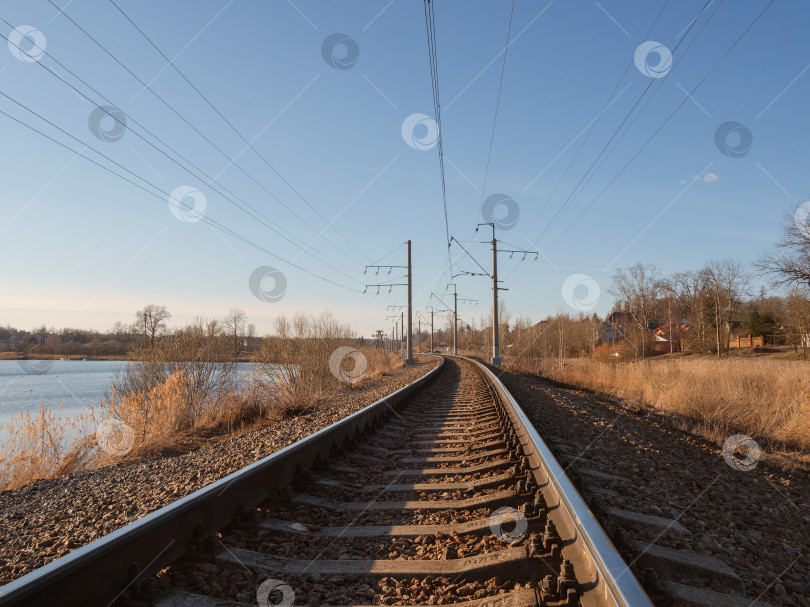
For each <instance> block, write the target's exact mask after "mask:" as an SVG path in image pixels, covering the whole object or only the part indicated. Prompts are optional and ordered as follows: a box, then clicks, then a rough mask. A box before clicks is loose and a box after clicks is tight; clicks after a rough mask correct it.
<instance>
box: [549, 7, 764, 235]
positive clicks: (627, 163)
mask: <svg viewBox="0 0 810 607" xmlns="http://www.w3.org/2000/svg"><path fill="white" fill-rule="evenodd" d="M774 2H775V0H771V1H770V2H769V3H768V4H767V5H766V6H765V8H763V9H762V11H761V12H760V13H759V14H758V15H757V16H756V17H755V18H754V20H753V21H752V22H751V23H750V24H749V25H748V27H746V28H745V31H743V33H742V34H740V35H739V37H738V38H737V39H736V40H735V41H734V42H733V43H732V45H731V46H730V47H729V48H728V49H727V50H726V52H725V53H723V55H722V56H721V57H720V58H719V59H718V60H717V62H716V63H715V64H714V65H713V66H712V67H711V69H710V70H709V71H708V72H707V73H706V74H705V75H704V76H703V78H701V80H700V82H698V83H697V84H696V85H695V87H694V88H693V89H692V90H691V91H689V93H688V94H687V95H686V97H684V99H683V101H681V102H680V103H679V104H678V105H677V107H676V108H675V109H674V110H672V113H670V114H669V116H667V118H666V119H665V120H664V122H662V123H661V125H660V126H659V127H658V128H657V129H656V130H655V131H654V132H653V134H652V135H650V137H649V138H648V139H647V140H646V141H645V142H644V144H643V145H642V146H641V147H640V148H639V150H638V151H637V152H636V153H635V154H633V156H632V157H631V158H630V160H628V161H627V162H626V163H625V164H624V166H623V167H622V168H621V169H619V172H618V173H617V174H616V175H615V176H614V177H613V179H611V180H610V181H609V182H608V183H607V185H605V187H604V188H602V190H601V191H600V192H599V193H598V194H597V195H596V197H595V198H594V199H593V200H591V202H590V203H588V205H587V206H586V207H585V208H584V209H582V211H581V212H580V214H579V215H577V216H576V217H575V218H574V220H573V221H572V222H571V223H570V224H568V226H567V227H566V228H565V230H563V231H562V232H561V233H560V234H559V236H557V238H555V239H554V241H552V243H551V244H550V245H549V247H551V246H553V245H554V244H555V243H557V242H558V241H559V240H560V238H562V237H563V236H564V235H565V234H566V233H567V232H568V231H569V230H570V229H571V228H572V227H573V226H574V224H575V223H576V222H577V221H579V219H580V218H581V217H582V216H583V215H584V214H585V213H586V212H588V210H589V209H590V208H591V207H592V206H593V205H594V204H595V203H596V201H597V200H599V198H600V197H601V196H602V194H604V193H605V191H607V189H608V188H609V187H610V186H611V185H613V183H614V182H615V181H616V180H617V179H618V178H619V177H620V176H621V175H622V173H624V171H625V170H626V169H627V167H628V166H630V164H631V163H632V162H633V161H634V160H635V159H636V158H638V156H639V154H641V152H642V151H644V149H645V148H646V147H647V145H648V144H649V143H650V142H651V141H652V140H653V139H654V138H655V136H656V135H658V133H660V132H661V130H663V128H664V127H665V126H666V125H667V124H668V123H669V121H670V120H671V119H672V117H673V116H675V114H676V113H677V112H678V110H680V109H681V108H682V107H683V105H684V104H685V103H686V101H687V100H688V99H690V98H691V97H692V95H693V94H694V93H695V91H696V90H697V89H698V88H700V86H701V85H702V84H703V83H704V82H705V81H706V79H707V78H708V77H709V76H710V75H711V74H712V73H713V72H714V70H715V69H717V67H718V66H719V65H720V64H721V63H722V62H723V60H724V59H725V58H726V57H727V56H728V55H729V53H731V51H732V50H734V47H736V46H737V44H738V43H739V42H740V40H742V39H743V37H745V35H746V34H747V33H748V32H749V31H750V30H751V28H752V27H754V25H756V23H757V21H759V19H760V18H761V17H762V15H764V14H765V11H767V10H768V9H769V8H770V7H771V5H772V4H773V3H774Z"/></svg>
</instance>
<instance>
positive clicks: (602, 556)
mask: <svg viewBox="0 0 810 607" xmlns="http://www.w3.org/2000/svg"><path fill="white" fill-rule="evenodd" d="M465 360H468V361H470V362H473V363H475V365H476V366H477V367H478V369H479V370H480V371H481V372H482V374H483V375H484V377H485V378H486V380H487V381H488V382H489V383H490V384H491V385H492V387H493V388H494V389H495V391H496V392H497V394H498V395H499V397H500V399H501V402H502V404H503V405H504V406H506V408H507V411H508V414H509V416H510V418H511V420H512V423H513V424H514V425H515V429H516V430H518V431H519V438H520V439H521V441H520V442H521V445H522V448H523V451H524V453H525V454H526V456H527V457H528V458H529V461H530V462H531V463H532V468H533V470H534V471H535V473H536V476H537V473H540V474H542V475H543V477H544V478H538V483H539V484H540V486H541V488H542V491H543V496H544V497H545V499H546V504H547V505H548V506H549V508H550V509H551V508H552V507H553V505H554V504H559V505H560V506H562V508H563V510H564V513H562V514H564V516H560V515H559V514H557V513H556V512H555V513H549V518H552V519H554V522H555V524H556V525H557V528H558V530H559V531H560V534H561V535H563V533H564V531H567V532H568V536H569V537H570V539H571V540H573V542H572V543H571V544H570V545H569V546H568V547H567V548H566V549H565V550H566V557H568V558H570V557H569V556H568V555H569V554H570V551H571V548H572V547H573V546H574V545H575V541H576V540H581V546H582V548H583V551H584V556H585V557H586V558H585V559H584V560H585V561H586V562H587V561H590V563H592V564H593V572H588V571H582V570H581V569H580V570H579V571H578V572H577V579H578V580H579V581H580V583H583V582H585V581H586V580H585V576H584V575H583V574H587V573H592V574H593V575H594V576H595V579H594V580H590V579H588V580H587V582H589V583H594V584H595V585H596V588H597V591H596V592H593V591H589V593H588V595H589V597H588V598H589V599H591V598H594V597H595V598H596V599H597V601H596V602H593V603H591V601H590V600H588V604H593V605H619V606H622V607H625V606H632V607H653V603H652V601H651V600H650V598H649V596H647V593H646V592H645V591H644V589H643V588H642V587H641V585H640V584H639V582H638V580H636V578H635V576H634V575H633V573H632V571H631V570H630V568H629V567H628V566H627V564H625V562H624V560H623V559H622V557H621V555H620V554H619V552H618V551H617V550H616V547H615V546H614V545H613V542H611V541H610V539H609V538H608V537H607V535H606V534H605V532H604V530H603V529H602V527H601V525H600V524H599V522H598V521H597V520H596V518H595V517H594V515H593V513H592V512H591V510H590V508H588V506H587V505H586V504H585V501H584V500H583V499H582V496H581V495H580V494H579V492H578V491H577V490H576V487H574V484H573V483H572V482H571V479H569V478H568V476H567V475H566V473H565V470H564V468H563V467H562V466H561V465H560V463H559V462H558V461H557V459H556V458H555V457H554V455H553V454H552V452H551V450H550V449H549V448H548V445H546V443H545V441H544V440H543V439H542V438H541V437H540V435H539V434H538V432H537V430H536V429H535V427H534V424H532V422H531V421H530V420H529V418H528V416H527V415H526V412H525V411H524V410H523V408H522V407H521V406H520V404H518V402H517V401H516V400H515V398H514V397H513V396H512V394H511V393H510V392H509V390H507V389H506V387H505V386H504V385H503V383H502V382H501V380H500V379H498V377H497V376H496V375H495V374H494V373H493V372H492V371H491V370H490V369H489V368H488V367H486V366H485V365H483V364H482V363H480V362H479V361H477V360H474V359H471V358H465ZM521 433H522V437H521V436H520V434H521ZM555 514H556V516H555ZM566 519H567V520H566ZM563 538H564V539H565V538H566V535H563ZM584 599H585V596H581V597H580V600H583V605H585V602H584Z"/></svg>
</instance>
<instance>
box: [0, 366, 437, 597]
mask: <svg viewBox="0 0 810 607" xmlns="http://www.w3.org/2000/svg"><path fill="white" fill-rule="evenodd" d="M438 364H439V359H438V357H431V356H416V357H415V364H414V365H413V366H412V367H403V368H400V369H398V370H397V371H395V372H394V373H393V374H391V375H388V376H384V377H377V378H373V379H369V380H367V381H365V382H363V383H362V384H360V385H357V386H354V387H353V389H352V390H348V389H345V390H341V391H340V392H339V393H338V394H337V395H336V396H335V397H334V398H332V399H330V400H329V402H325V403H322V404H321V405H320V406H319V407H318V409H317V410H316V411H313V412H311V413H308V414H305V415H300V416H298V417H294V418H291V419H287V420H283V421H281V422H279V423H277V424H274V425H272V426H267V427H263V428H259V429H255V430H252V431H249V432H246V433H244V434H239V435H237V436H230V437H217V438H214V439H212V440H211V444H210V445H207V446H204V447H202V448H200V449H198V450H195V451H193V452H190V453H185V454H182V455H171V456H165V457H155V458H150V459H143V460H138V461H131V462H126V463H121V464H118V465H111V466H106V467H104V468H99V469H96V470H90V471H85V472H78V473H75V474H71V475H68V476H65V477H61V478H56V479H47V480H38V481H35V482H33V483H31V484H30V485H26V486H24V487H20V488H18V489H14V490H10V491H4V492H2V493H0V537H2V539H0V584H7V583H8V582H10V581H12V580H15V579H17V578H19V577H22V576H23V575H25V574H27V573H29V572H31V571H33V570H34V569H37V568H39V567H42V566H43V565H45V564H47V563H49V562H51V561H53V560H55V559H57V558H59V557H61V556H64V555H65V554H68V553H69V552H71V551H73V550H75V549H77V548H80V547H81V546H84V545H85V544H88V543H90V542H92V541H94V540H96V539H98V538H100V537H102V536H104V535H106V534H108V533H111V532H113V531H115V530H116V529H118V528H120V527H123V526H124V525H127V524H128V523H131V522H133V521H135V520H137V519H139V518H141V517H143V516H145V515H147V514H149V513H150V512H153V511H155V510H157V509H159V508H162V507H163V506H166V505H168V504H171V503H172V502H174V501H176V500H178V499H180V498H181V497H184V496H185V495H188V494H189V493H192V492H194V491H196V490H198V489H201V488H202V487H205V486H206V485H209V484H211V483H213V482H214V481H217V480H219V479H220V478H222V477H224V476H227V475H228V474H230V473H232V472H235V471H237V470H239V469H241V468H244V467H245V466H247V465H249V464H252V463H253V462H255V461H257V460H259V459H261V458H263V457H265V456H267V455H269V454H271V453H274V452H275V451H278V450H279V449H282V448H284V447H286V446H287V445H289V444H292V443H294V442H296V441H298V440H300V439H302V438H304V437H305V436H308V435H309V434H312V433H313V432H316V431H317V430H320V429H322V428H325V427H326V426H328V425H330V424H332V423H334V422H336V421H338V420H340V419H342V418H344V417H346V416H348V415H351V414H352V413H355V412H356V411H359V410H360V409H362V408H364V407H367V406H368V405H370V404H372V403H374V402H376V401H378V400H380V399H382V398H383V397H385V396H387V395H388V394H391V393H392V392H394V391H396V390H398V389H399V388H402V387H403V386H406V385H407V384H409V383H411V382H413V381H415V380H416V379H418V378H419V377H421V376H422V375H424V374H425V373H427V372H428V371H430V370H431V369H433V368H435V367H436V366H437V365H438Z"/></svg>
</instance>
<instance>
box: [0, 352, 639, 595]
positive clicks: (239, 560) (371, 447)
mask: <svg viewBox="0 0 810 607" xmlns="http://www.w3.org/2000/svg"><path fill="white" fill-rule="evenodd" d="M540 430H541V431H542V428H541V429H540ZM257 602H258V604H260V605H284V606H285V607H289V606H291V605H304V604H309V605H318V604H330V605H364V604H366V605H370V604H389V605H390V604H404V605H426V604H449V603H456V604H464V605H466V606H469V607H479V606H480V607H483V606H485V605H486V606H488V607H489V606H493V607H494V606H495V605H504V606H506V605H515V606H516V607H525V606H528V605H554V606H556V605H571V606H573V605H582V606H583V607H586V606H597V605H599V606H602V605H606V606H607V605H611V606H612V605H639V606H641V605H652V602H651V601H650V599H649V597H648V595H647V594H646V593H645V591H644V590H643V589H642V587H641V585H640V584H639V582H638V581H637V580H636V578H635V577H634V575H633V573H632V572H631V571H630V569H629V568H628V567H627V566H626V565H625V563H624V561H623V560H622V558H621V556H620V555H619V553H618V552H617V550H616V549H615V548H614V546H613V544H612V543H611V542H610V541H609V540H608V538H607V536H606V535H605V533H604V531H603V530H602V528H601V527H600V526H599V525H598V523H597V522H596V519H595V518H594V517H593V515H592V514H591V512H590V511H589V510H588V509H587V507H586V506H585V503H584V502H583V501H582V499H581V498H580V496H579V494H578V493H577V492H576V490H575V489H574V487H573V485H572V484H571V482H570V480H569V479H568V478H567V477H566V476H565V474H564V472H563V469H562V468H561V467H560V465H559V464H558V463H557V461H556V460H555V459H554V457H553V456H552V455H551V453H550V452H549V450H548V448H547V447H546V445H545V444H544V443H543V442H542V440H541V439H540V437H539V436H538V434H537V431H536V430H535V429H534V428H533V427H532V426H531V424H529V422H528V420H527V418H526V417H525V414H524V413H523V411H522V410H521V409H520V407H519V406H518V405H517V404H516V403H515V402H514V400H513V399H512V397H511V395H509V393H508V392H506V390H505V388H503V386H502V385H501V384H500V382H498V380H497V379H495V378H494V376H493V375H492V374H491V373H490V372H489V371H487V370H486V369H485V368H484V367H483V366H481V365H479V364H477V363H473V362H470V361H466V360H462V359H446V360H445V361H444V363H443V365H442V366H440V367H439V368H437V369H435V370H434V371H432V372H431V373H429V374H428V375H426V376H425V377H423V378H422V379H420V380H418V381H417V382H414V384H411V385H409V386H407V387H406V388H403V389H402V390H399V391H398V392H396V393H394V394H393V395H391V396H389V397H388V398H386V399H384V400H382V401H379V402H377V403H375V404H374V405H372V406H370V407H368V408H366V409H364V410H362V411H360V412H358V413H356V414H354V415H352V416H350V417H348V418H346V419H344V420H341V421H340V422H338V423H336V424H333V425H332V426H330V427H328V428H325V429H324V430H321V431H319V432H317V433H315V434H313V435H311V436H309V437H307V438H306V439H304V440H302V441H299V442H297V443H295V444H293V445H290V446H289V447H287V448H285V449H282V450H281V451H278V452H276V453H274V454H272V455H270V456H268V457H267V458H265V459H264V460H261V461H259V462H256V463H255V464H253V465H251V466H248V467H247V468H244V469H242V470H240V471H239V472H236V473H234V474H232V475H230V476H228V477H225V478H223V479H221V480H220V481H218V482H216V483H214V484H212V485H209V486H208V487H206V488H204V489H201V490H200V491H197V492H196V493H193V494H191V495H189V496H187V497H185V498H183V499H181V500H179V501H178V502H176V503H174V504H172V505H170V506H167V507H165V508H163V509H161V510H158V511H156V512H154V513H152V514H150V515H148V516H146V517H144V518H143V519H140V520H139V521H137V522H135V523H133V524H131V525H128V526H127V527H124V528H122V529H119V530H118V531H116V532H114V533H112V534H110V535H109V536H106V537H104V538H102V539H100V540H98V541H96V542H94V543H92V544H89V545H87V546H85V547H84V548H81V549H79V550H77V551H75V552H73V553H71V554H69V555H67V556H65V557H63V558H61V559H59V560H57V561H54V562H52V563H50V564H49V565H46V566H45V567H43V568H42V569H39V570H37V571H35V572H33V573H31V574H29V575H27V576H25V577H23V578H20V579H19V580H16V581H15V582H12V583H11V584H8V585H7V586H4V587H3V588H0V605H53V604H59V605H64V606H70V605H96V604H97V605H155V606H158V607H181V606H182V607H186V606H189V607H190V606H192V605H194V606H202V607H209V606H210V607H225V606H236V605H242V604H244V605H256V604H257Z"/></svg>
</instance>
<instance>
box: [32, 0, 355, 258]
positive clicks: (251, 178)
mask: <svg viewBox="0 0 810 607" xmlns="http://www.w3.org/2000/svg"><path fill="white" fill-rule="evenodd" d="M48 2H49V3H50V4H51V5H53V7H54V8H56V10H58V11H60V13H61V14H62V15H64V16H65V18H67V19H68V20H69V21H70V22H71V23H72V24H73V25H75V26H76V28H78V29H79V31H81V32H82V33H83V34H84V35H85V36H87V37H88V38H89V39H90V40H92V41H93V42H94V43H95V44H96V45H97V46H98V47H99V48H100V49H101V50H103V51H104V52H105V53H106V54H107V55H109V56H110V58H112V59H113V61H115V62H116V63H117V64H118V65H119V66H121V68H122V69H124V71H126V72H127V73H128V74H129V75H130V76H132V77H133V78H134V79H135V80H137V81H138V82H139V83H140V84H141V85H142V86H143V87H144V88H145V89H146V90H148V91H149V92H150V93H152V95H154V96H155V98H157V99H158V100H159V101H160V102H161V103H162V104H163V105H165V106H166V107H167V108H168V109H169V110H171V111H172V113H174V114H175V115H176V116H177V117H178V118H180V120H182V121H183V122H184V123H185V124H186V125H188V126H189V127H190V128H191V129H192V130H193V131H194V132H195V133H197V134H198V135H199V136H200V137H202V138H203V139H204V140H205V141H206V142H207V143H208V144H209V145H211V147H213V148H214V149H215V150H216V151H217V152H219V154H220V155H222V156H223V157H224V158H225V159H226V160H228V163H229V164H233V166H235V167H236V168H237V169H239V170H240V171H241V172H242V173H244V175H245V176H247V177H248V179H250V180H251V181H253V182H254V183H255V184H256V185H257V186H259V187H260V188H261V189H262V190H264V191H265V192H266V193H267V194H269V195H270V196H271V197H273V198H274V199H275V200H277V201H278V202H279V204H281V205H282V206H284V208H287V209H288V210H289V208H288V207H287V206H286V205H285V204H284V203H283V202H282V201H281V199H279V198H278V197H277V196H276V195H275V194H273V192H271V191H270V190H269V189H268V188H267V187H265V185H264V184H262V183H261V182H259V181H258V180H257V179H256V178H254V177H253V176H252V175H251V174H250V173H248V172H247V171H246V170H245V169H244V168H242V166H241V165H240V164H239V163H238V162H236V161H235V160H234V159H233V158H231V156H230V155H229V154H227V153H226V152H225V151H224V150H223V149H222V148H221V147H219V146H218V145H217V144H216V143H215V142H214V141H212V140H211V139H210V138H209V137H208V136H206V135H205V134H204V133H203V132H202V131H200V130H199V129H198V128H197V127H196V126H194V125H193V124H192V123H191V122H190V121H189V120H188V119H187V118H186V117H185V116H183V115H182V114H181V113H180V112H179V111H178V110H177V109H176V108H175V107H174V106H172V105H171V104H170V103H169V102H168V101H166V100H165V99H164V98H163V97H162V96H161V95H159V94H158V93H157V92H156V91H155V90H154V89H153V88H152V87H150V86H149V84H147V83H146V82H144V81H143V80H142V79H141V78H140V77H139V76H138V75H137V74H135V72H133V71H132V70H131V69H129V68H128V67H127V66H126V65H124V63H123V62H122V61H121V60H119V59H118V57H116V56H115V55H114V54H113V53H112V52H110V51H109V50H108V49H107V47H105V46H104V45H103V44H101V42H99V41H98V40H97V39H96V38H95V37H94V36H93V35H92V34H91V33H90V32H88V31H87V30H86V29H84V28H83V27H82V26H81V25H80V24H79V23H77V22H76V21H75V20H74V19H73V18H72V17H71V16H70V15H68V14H67V13H66V12H65V11H64V10H62V9H60V8H59V7H58V6H57V5H56V4H54V2H53V0H48ZM209 181H210V182H213V181H214V179H213V178H212V177H209ZM209 185H210V184H209ZM245 204H247V203H245ZM294 214H295V213H294ZM296 216H297V214H296ZM299 219H300V218H299ZM302 221H303V220H302ZM305 223H306V222H305ZM308 227H310V228H311V229H313V230H314V228H312V226H309V225H308ZM324 240H327V242H329V241H328V239H326V238H324ZM330 244H332V246H336V245H335V244H334V243H331V242H330ZM336 248H338V250H341V249H340V248H339V247H336ZM352 261H355V260H352ZM355 263H356V262H355Z"/></svg>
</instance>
